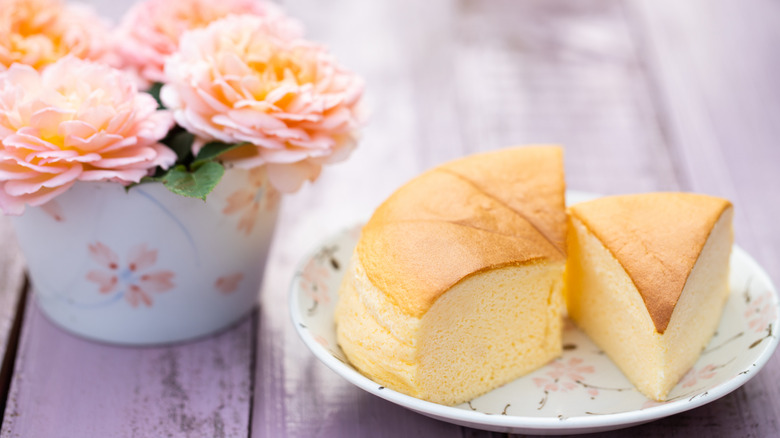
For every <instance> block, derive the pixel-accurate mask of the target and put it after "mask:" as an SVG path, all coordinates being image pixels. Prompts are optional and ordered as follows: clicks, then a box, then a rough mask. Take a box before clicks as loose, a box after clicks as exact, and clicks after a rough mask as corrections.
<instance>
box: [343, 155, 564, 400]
mask: <svg viewBox="0 0 780 438" xmlns="http://www.w3.org/2000/svg"><path fill="white" fill-rule="evenodd" d="M564 191H565V183H564V173H563V152H562V150H561V148H559V147H555V146H531V147H516V148H507V149H503V150H499V151H494V152H489V153H483V154H477V155H472V156H469V157H466V158H462V159H459V160H456V161H453V162H449V163H446V164H443V165H441V166H439V167H436V168H434V169H431V170H429V171H427V172H425V173H423V174H421V175H420V176H418V177H416V178H414V179H413V180H411V181H410V182H408V183H407V184H405V185H404V186H402V187H401V188H400V189H398V190H397V191H396V192H395V193H393V194H392V195H391V196H390V197H389V198H388V199H387V200H386V201H385V202H384V203H382V205H380V207H379V208H378V209H377V210H376V211H375V212H374V214H373V216H372V217H371V219H370V220H369V221H368V223H367V224H366V225H365V226H364V227H363V229H362V232H361V236H360V238H359V241H358V244H357V247H356V248H355V251H354V253H353V256H352V258H351V261H350V263H349V267H348V270H347V272H346V275H345V276H344V279H343V280H342V284H341V287H340V290H339V301H338V304H337V307H336V313H335V320H336V332H337V338H338V343H339V345H340V347H341V349H342V350H343V351H344V353H345V354H346V356H347V358H348V359H349V361H350V363H351V364H352V365H353V366H354V367H355V368H356V369H358V370H359V371H360V372H361V373H363V374H364V375H366V376H368V377H369V378H371V379H372V380H374V381H375V382H377V383H378V384H380V385H382V386H385V387H387V388H391V389H394V390H396V391H399V392H402V393H404V394H408V395H411V396H414V397H417V398H420V399H423V400H428V401H432V402H435V403H440V404H444V405H455V404H459V403H462V402H465V401H468V400H471V399H472V398H474V397H477V396H479V395H481V394H484V393H486V392H488V391H490V390H492V389H494V388H496V387H498V386H500V385H502V384H505V383H507V382H510V381H512V380H514V379H516V378H518V377H520V376H522V375H524V374H526V373H528V372H530V371H533V370H535V369H537V368H539V367H540V366H542V365H544V364H546V363H547V362H549V361H550V360H552V359H554V358H556V357H558V356H559V355H560V354H561V344H562V340H561V329H562V309H563V291H562V290H563V272H564V268H565V260H566V255H565V254H566V211H565V203H564Z"/></svg>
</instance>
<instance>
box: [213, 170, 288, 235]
mask: <svg viewBox="0 0 780 438" xmlns="http://www.w3.org/2000/svg"><path fill="white" fill-rule="evenodd" d="M280 198H281V197H280V194H279V192H278V191H277V190H276V189H274V188H273V187H272V186H271V185H270V184H269V182H268V176H267V175H266V171H265V169H264V168H262V167H256V168H254V169H252V170H250V171H249V184H247V185H246V186H245V187H242V188H240V189H238V190H236V191H235V192H233V193H232V194H231V195H230V196H228V198H227V206H225V208H224V209H223V210H222V213H224V214H226V215H228V216H230V215H234V214H236V215H238V216H239V219H238V225H237V226H236V229H237V230H238V231H239V232H243V233H244V234H246V235H247V236H248V235H250V234H252V230H254V228H255V223H256V222H257V215H258V213H260V211H261V210H264V211H272V210H274V209H275V208H276V207H277V206H278V205H279V200H280Z"/></svg>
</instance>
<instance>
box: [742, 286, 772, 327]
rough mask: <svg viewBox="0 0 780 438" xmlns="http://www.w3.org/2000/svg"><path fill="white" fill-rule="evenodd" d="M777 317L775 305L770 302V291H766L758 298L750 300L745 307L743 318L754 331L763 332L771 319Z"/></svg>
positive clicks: (770, 322)
mask: <svg viewBox="0 0 780 438" xmlns="http://www.w3.org/2000/svg"><path fill="white" fill-rule="evenodd" d="M776 317H777V307H776V306H775V305H774V303H773V302H772V293H771V292H769V291H767V292H764V293H763V294H761V295H760V296H759V297H758V298H756V299H753V300H750V301H749V303H748V306H747V309H745V318H746V319H747V320H748V326H749V327H750V328H751V329H753V331H754V332H756V333H763V332H765V331H767V329H769V326H770V324H772V321H774V320H775V318H776Z"/></svg>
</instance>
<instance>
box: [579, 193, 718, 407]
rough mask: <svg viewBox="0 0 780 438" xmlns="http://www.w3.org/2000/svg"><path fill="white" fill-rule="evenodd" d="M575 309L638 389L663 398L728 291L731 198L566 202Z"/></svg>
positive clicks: (656, 196) (704, 339)
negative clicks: (571, 204)
mask: <svg viewBox="0 0 780 438" xmlns="http://www.w3.org/2000/svg"><path fill="white" fill-rule="evenodd" d="M569 215H570V218H569V221H570V227H569V235H568V238H567V248H568V255H569V258H568V260H567V266H566V269H567V271H566V277H567V280H566V302H567V306H568V311H569V316H570V318H571V319H572V320H574V322H575V323H576V324H577V325H578V326H579V327H580V328H581V329H582V330H583V331H585V333H587V335H588V336H590V338H591V339H592V340H593V341H594V342H595V343H596V344H597V345H598V346H599V347H600V348H601V349H602V350H604V352H605V353H606V354H607V355H608V356H609V357H610V358H611V359H612V361H613V362H614V363H615V364H616V365H617V366H618V367H619V368H620V369H621V370H622V371H623V373H624V374H625V375H626V377H628V379H629V380H630V381H631V382H632V383H633V384H634V386H636V388H637V389H638V390H639V391H640V392H642V393H643V394H645V395H646V396H647V397H649V398H652V399H654V400H659V401H661V400H664V399H665V398H666V396H667V394H668V393H669V391H670V390H671V389H672V388H673V387H674V386H675V385H676V384H677V382H678V381H679V379H680V378H681V377H682V376H683V375H684V374H685V373H686V372H687V371H688V369H690V368H691V366H693V364H694V363H695V362H696V360H697V359H698V357H699V355H700V354H701V351H702V350H703V349H704V347H705V346H706V345H707V343H708V342H709V340H710V338H711V337H712V335H713V333H714V332H715V329H716V328H717V326H718V322H719V321H720V316H721V313H722V311H723V306H724V304H725V302H726V298H727V297H728V294H729V256H730V254H731V246H732V242H733V232H732V225H731V221H732V216H733V209H732V207H731V204H730V203H729V202H728V201H727V200H725V199H720V198H716V197H712V196H705V195H696V194H689V193H649V194H640V195H627V196H612V197H605V198H600V199H597V200H594V201H590V202H584V203H581V204H577V205H574V206H572V207H571V208H570V209H569Z"/></svg>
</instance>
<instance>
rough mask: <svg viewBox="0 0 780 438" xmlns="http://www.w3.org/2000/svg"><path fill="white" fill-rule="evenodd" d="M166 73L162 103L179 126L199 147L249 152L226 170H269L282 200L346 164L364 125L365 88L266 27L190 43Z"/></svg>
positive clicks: (217, 33)
mask: <svg viewBox="0 0 780 438" xmlns="http://www.w3.org/2000/svg"><path fill="white" fill-rule="evenodd" d="M165 74H166V76H167V77H168V81H169V82H168V83H167V84H166V85H165V86H164V87H163V89H162V94H161V95H162V99H163V102H164V103H165V105H166V106H167V107H168V108H171V109H172V110H173V111H174V118H175V119H176V121H177V122H178V123H179V124H180V125H181V126H183V127H184V128H185V129H187V130H189V131H190V132H192V133H194V134H196V135H197V136H198V137H199V138H200V139H201V140H202V141H210V140H219V141H222V142H226V143H240V142H246V143H248V144H249V146H247V147H244V148H239V149H237V150H234V151H233V152H232V153H229V154H228V155H229V156H228V157H226V158H227V159H226V160H225V161H227V162H228V163H232V164H234V165H236V166H240V167H244V168H252V167H256V166H260V165H267V168H268V177H269V180H270V181H271V183H272V184H273V185H274V186H275V187H276V188H277V189H279V190H280V191H282V192H292V191H295V190H297V189H298V188H300V186H301V184H302V183H303V181H305V180H310V181H313V180H314V179H316V178H317V176H318V175H319V173H320V170H321V168H322V165H323V164H326V163H333V162H336V161H340V160H343V159H345V158H346V157H347V156H348V155H349V153H350V152H351V151H352V149H353V148H354V146H355V143H356V133H357V129H358V128H359V127H360V125H361V124H362V117H361V112H360V110H359V103H360V98H361V96H362V93H363V81H362V80H361V79H360V78H359V77H358V76H356V75H355V74H353V73H351V72H349V71H347V70H345V69H344V68H342V67H341V66H339V65H338V64H337V63H336V61H335V60H334V59H333V57H332V56H330V55H329V54H328V53H327V52H326V50H325V49H323V48H322V47H320V46H317V45H313V44H310V43H307V42H305V41H302V40H295V41H291V40H288V39H285V38H284V37H282V36H279V35H277V34H276V33H275V32H274V28H273V26H270V25H269V22H268V20H264V19H262V18H258V17H252V16H230V17H227V18H224V19H222V20H219V21H216V22H214V23H212V24H211V25H209V26H208V27H206V28H204V29H199V30H195V31H191V32H188V33H186V34H184V35H183V36H182V39H181V43H180V48H179V52H177V53H176V54H174V55H173V56H171V57H170V58H169V59H168V62H167V63H166V64H165Z"/></svg>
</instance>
